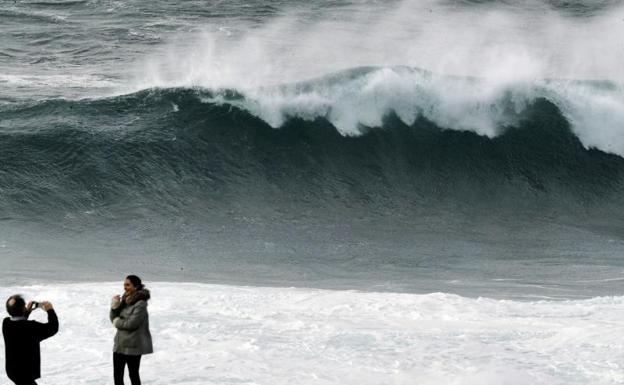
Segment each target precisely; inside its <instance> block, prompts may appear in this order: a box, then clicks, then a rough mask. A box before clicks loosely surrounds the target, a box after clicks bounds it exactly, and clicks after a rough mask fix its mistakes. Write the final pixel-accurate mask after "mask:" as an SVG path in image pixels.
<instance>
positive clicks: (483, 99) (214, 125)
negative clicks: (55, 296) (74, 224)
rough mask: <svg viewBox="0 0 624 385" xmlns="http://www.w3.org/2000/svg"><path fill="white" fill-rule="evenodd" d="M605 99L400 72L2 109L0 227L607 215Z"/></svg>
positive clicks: (574, 90) (611, 103) (614, 127)
mask: <svg viewBox="0 0 624 385" xmlns="http://www.w3.org/2000/svg"><path fill="white" fill-rule="evenodd" d="M590 91H591V95H592V97H591V98H589V97H588V93H589V92H590ZM596 94H600V95H601V97H596ZM619 98H621V93H620V91H619V89H618V88H617V87H616V86H614V85H612V84H606V83H595V82H557V81H543V82H541V83H540V84H538V85H533V86H530V87H528V86H527V87H522V86H518V87H516V88H513V87H511V86H510V87H508V88H499V87H493V88H489V87H488V84H487V82H484V81H481V80H479V79H474V78H450V79H449V78H442V79H441V78H440V77H436V76H434V75H432V74H430V73H427V72H423V71H420V70H414V69H409V68H404V67H399V68H359V69H354V70H350V71H345V72H340V73H336V74H333V75H331V76H327V77H324V78H321V79H316V80H314V81H309V82H305V83H297V84H291V85H284V86H277V87H270V88H268V87H265V88H259V89H256V90H254V91H249V90H246V91H236V90H205V89H184V88H176V89H150V90H144V91H141V92H138V93H134V94H130V95H124V96H118V97H111V98H104V99H84V100H77V101H70V100H62V99H55V100H48V101H39V102H26V103H25V102H20V103H12V104H5V105H4V106H3V107H2V110H1V111H0V120H1V123H0V124H1V133H0V136H1V138H0V147H1V149H2V151H0V154H1V155H0V156H1V157H2V159H1V161H2V164H3V167H2V169H0V173H1V176H2V178H1V179H0V180H1V181H2V182H0V183H1V184H0V191H1V192H2V194H3V196H4V197H5V199H3V200H2V202H1V203H0V204H1V205H2V211H3V212H4V213H12V214H5V215H7V216H11V215H17V216H24V215H26V214H25V213H29V212H30V213H32V214H35V213H40V211H41V210H45V211H48V210H52V211H54V210H57V209H59V208H60V209H61V211H67V210H70V211H71V210H94V209H98V208H99V209H101V210H104V211H108V210H112V208H114V207H117V208H119V207H126V206H127V207H132V208H133V210H138V208H143V207H146V206H147V207H150V208H151V209H153V210H156V211H162V210H164V211H167V210H173V211H175V212H179V211H189V212H196V211H197V210H204V209H208V210H215V209H218V208H220V207H221V206H222V205H224V204H232V202H237V204H245V205H252V206H253V205H256V206H257V205H264V204H266V203H267V202H271V203H270V205H271V206H275V207H279V206H280V205H282V204H284V202H291V203H294V204H302V205H309V206H311V207H319V206H324V207H335V205H340V206H342V207H344V206H347V207H350V206H353V205H363V206H365V207H369V208H372V207H378V208H379V209H382V210H390V209H391V208H396V207H403V206H406V205H407V206H410V207H411V206H429V205H432V204H433V205H437V204H440V202H446V203H448V202H453V204H459V205H468V206H469V205H471V204H474V203H475V202H478V203H479V205H480V206H483V205H485V206H491V207H498V208H501V207H505V208H510V207H515V206H518V205H519V206H521V207H531V206H532V205H534V204H535V203H536V202H537V203H538V205H537V206H538V207H540V209H543V206H544V205H547V206H548V207H556V208H557V209H556V211H562V210H563V211H569V210H571V209H572V207H577V206H587V205H590V206H598V207H603V208H604V207H610V206H611V205H612V204H615V203H616V202H619V196H620V193H621V192H622V187H623V186H622V183H623V181H624V160H623V159H622V158H621V157H619V156H617V155H609V154H608V153H606V152H605V151H609V152H614V153H618V154H622V152H624V143H621V137H620V136H618V135H617V132H618V130H619V125H618V122H616V120H617V117H618V114H622V113H623V112H622V111H621V110H620V109H621V105H620V104H619V103H618V102H619ZM622 110H624V109H622ZM594 146H595V147H597V148H598V149H599V150H598V149H592V147H594ZM276 198H278V199H276ZM289 204H290V203H289ZM221 208H222V207H221Z"/></svg>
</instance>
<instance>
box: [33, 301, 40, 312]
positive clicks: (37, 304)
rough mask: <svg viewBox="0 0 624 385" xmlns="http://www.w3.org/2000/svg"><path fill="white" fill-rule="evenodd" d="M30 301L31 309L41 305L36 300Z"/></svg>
mask: <svg viewBox="0 0 624 385" xmlns="http://www.w3.org/2000/svg"><path fill="white" fill-rule="evenodd" d="M31 303H32V305H31V309H32V310H35V309H36V308H38V307H40V306H41V304H40V303H39V302H37V301H32V302H31Z"/></svg>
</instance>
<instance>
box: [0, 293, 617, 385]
mask: <svg viewBox="0 0 624 385" xmlns="http://www.w3.org/2000/svg"><path fill="white" fill-rule="evenodd" d="M119 286H120V285H119V284H118V283H85V284H55V285H38V286H27V287H6V286H3V287H1V288H0V297H2V298H4V297H8V296H9V295H11V294H13V293H15V292H20V293H23V294H24V295H26V297H27V298H32V299H50V300H52V301H53V302H54V305H55V308H56V311H57V313H58V315H59V318H60V322H61V328H60V332H59V334H58V335H57V336H55V337H53V338H52V339H50V340H47V341H45V342H43V344H42V355H43V370H42V373H43V378H42V380H41V381H40V382H39V383H40V384H43V385H45V384H59V383H63V384H69V385H73V384H104V383H109V382H110V381H111V378H112V377H111V376H112V363H111V362H112V354H111V349H112V340H113V335H114V330H113V328H112V327H111V324H110V321H109V320H108V305H109V302H110V297H111V296H112V294H114V293H116V292H118V291H119V290H120V287H119ZM150 289H151V291H152V294H153V297H152V298H153V299H152V300H151V301H150V306H149V311H150V325H151V329H152V335H153V338H154V343H155V353H154V354H153V355H148V356H144V357H143V362H142V377H143V380H144V382H146V383H150V384H163V385H164V384H196V385H200V384H202V385H203V384H267V385H268V384H271V385H274V384H292V383H297V384H338V383H340V384H415V383H417V384H424V385H429V384H430V385H438V384H454V385H460V384H462V385H463V384H465V385H473V384H474V385H476V384H480V385H487V384H492V385H503V384H504V385H521V384H522V385H523V384H548V385H556V384H562V385H563V384H596V385H606V384H621V383H622V381H624V377H623V374H622V363H621V357H622V352H623V350H624V345H623V344H622V342H621V341H620V339H619V336H621V335H622V333H623V332H624V325H623V324H622V322H621V319H622V317H623V316H624V298H623V297H598V298H593V299H590V300H579V301H532V302H522V301H509V300H492V299H487V298H466V297H460V296H457V295H452V294H443V293H432V294H424V295H417V294H398V293H374V292H359V291H331V290H318V289H303V288H299V289H298V288H268V287H249V286H226V285H210V284H192V283H169V282H153V283H151V285H150ZM32 317H33V319H38V320H45V315H44V314H43V312H41V311H35V312H34V313H33V316H32ZM3 354H4V352H3V351H2V352H0V359H3Z"/></svg>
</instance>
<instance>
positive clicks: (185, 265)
mask: <svg viewBox="0 0 624 385" xmlns="http://www.w3.org/2000/svg"><path fill="white" fill-rule="evenodd" d="M623 16H624V8H622V6H621V4H620V3H619V2H613V1H584V2H580V1H579V2H575V1H566V2H558V1H527V2H522V3H513V2H491V1H487V2H482V1H438V0H436V1H433V0H432V1H387V2H378V1H165V0H160V1H143V0H140V1H112V0H97V1H96V0H84V1H80V0H78V1H75V0H74V1H26V0H17V1H4V2H2V3H0V35H1V36H2V38H1V39H0V89H1V90H2V92H1V93H0V257H1V262H0V263H1V264H2V265H1V267H2V269H1V271H2V272H1V273H0V274H1V275H2V279H3V281H4V282H8V283H10V284H12V283H17V282H23V280H26V281H28V282H33V281H37V282H38V281H41V280H45V281H84V280H92V279H93V278H94V277H98V278H99V279H105V280H108V279H113V278H117V277H118V276H119V275H120V274H123V273H124V272H126V271H140V272H142V273H143V274H144V275H146V276H147V277H150V278H152V279H166V280H178V281H204V282H221V283H244V284H261V285H277V286H284V285H288V286H290V285H296V286H306V287H320V288H355V289H363V290H375V291H407V292H418V293H427V292H437V291H441V292H449V293H456V294H460V295H467V296H479V295H485V296H491V297H502V298H527V297H530V298H537V297H547V298H589V297H594V296H599V295H619V294H621V291H622V290H621V289H622V285H621V282H622V281H621V280H622V279H623V278H622V276H623V275H622V272H623V271H624V263H623V261H622V252H623V251H624V212H623V211H622V210H621V208H622V204H623V203H624V202H623V199H624V198H622V197H623V196H624V195H623V193H624V183H623V182H624V158H623V156H624V135H623V130H624V127H623V126H622V122H623V121H624V89H623V88H622V87H623V86H622V84H623V81H624V73H623V72H622V70H621V63H622V62H623V60H624V50H623V49H622V40H621V36H622V35H623V34H622V33H623V32H624V23H623V22H622V19H623ZM474 20H479V23H474Z"/></svg>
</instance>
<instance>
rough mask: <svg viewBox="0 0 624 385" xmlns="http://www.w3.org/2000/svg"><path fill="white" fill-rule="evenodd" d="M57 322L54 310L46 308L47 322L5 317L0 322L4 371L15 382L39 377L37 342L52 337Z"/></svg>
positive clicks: (39, 359) (39, 363)
mask: <svg viewBox="0 0 624 385" xmlns="http://www.w3.org/2000/svg"><path fill="white" fill-rule="evenodd" d="M58 327H59V323H58V318H57V316H56V313H55V312H54V310H52V309H50V310H48V323H47V324H44V323H40V322H36V321H29V320H26V319H24V320H11V319H10V318H5V319H4V322H3V323H2V334H3V335H4V347H5V351H6V355H5V356H6V372H7V375H8V376H9V378H10V379H11V380H12V381H13V382H15V381H16V380H18V381H24V380H36V379H37V378H39V377H41V354H40V351H39V342H41V341H42V340H45V339H46V338H48V337H52V336H53V335H55V334H56V332H57V331H58Z"/></svg>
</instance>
